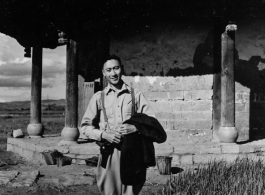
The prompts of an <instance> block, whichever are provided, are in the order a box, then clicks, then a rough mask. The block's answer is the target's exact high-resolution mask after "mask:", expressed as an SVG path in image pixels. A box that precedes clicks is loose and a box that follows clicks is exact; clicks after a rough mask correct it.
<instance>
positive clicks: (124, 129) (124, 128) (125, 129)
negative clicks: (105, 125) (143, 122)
mask: <svg viewBox="0 0 265 195" xmlns="http://www.w3.org/2000/svg"><path fill="white" fill-rule="evenodd" d="M116 131H117V132H118V133H120V134H121V135H127V134H130V133H134V132H136V131H137V129H136V127H135V126H134V125H130V124H122V125H121V126H120V128H118V129H117V130H116Z"/></svg>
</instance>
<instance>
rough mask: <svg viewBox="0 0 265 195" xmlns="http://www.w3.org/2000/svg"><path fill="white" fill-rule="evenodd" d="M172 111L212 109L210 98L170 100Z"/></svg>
mask: <svg viewBox="0 0 265 195" xmlns="http://www.w3.org/2000/svg"><path fill="white" fill-rule="evenodd" d="M171 105H172V111H173V112H178V111H197V112H198V111H212V101H211V100H198V101H175V102H172V104H171Z"/></svg>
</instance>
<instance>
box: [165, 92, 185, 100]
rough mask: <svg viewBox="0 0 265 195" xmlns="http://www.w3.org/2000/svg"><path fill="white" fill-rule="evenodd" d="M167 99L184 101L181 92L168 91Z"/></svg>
mask: <svg viewBox="0 0 265 195" xmlns="http://www.w3.org/2000/svg"><path fill="white" fill-rule="evenodd" d="M168 99H173V100H183V99H184V95H183V91H170V92H168Z"/></svg>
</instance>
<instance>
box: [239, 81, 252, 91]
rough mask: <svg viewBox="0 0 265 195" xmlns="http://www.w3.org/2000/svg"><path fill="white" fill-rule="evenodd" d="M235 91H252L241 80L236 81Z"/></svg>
mask: <svg viewBox="0 0 265 195" xmlns="http://www.w3.org/2000/svg"><path fill="white" fill-rule="evenodd" d="M235 91H236V92H240V91H241V92H248V93H249V92H250V88H247V87H245V86H243V85H242V84H241V83H239V82H235Z"/></svg>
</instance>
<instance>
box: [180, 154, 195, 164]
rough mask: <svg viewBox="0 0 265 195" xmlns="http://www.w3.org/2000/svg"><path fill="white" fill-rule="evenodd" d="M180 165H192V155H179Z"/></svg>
mask: <svg viewBox="0 0 265 195" xmlns="http://www.w3.org/2000/svg"><path fill="white" fill-rule="evenodd" d="M180 164H181V165H193V155H191V154H188V155H181V157H180Z"/></svg>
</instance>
